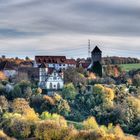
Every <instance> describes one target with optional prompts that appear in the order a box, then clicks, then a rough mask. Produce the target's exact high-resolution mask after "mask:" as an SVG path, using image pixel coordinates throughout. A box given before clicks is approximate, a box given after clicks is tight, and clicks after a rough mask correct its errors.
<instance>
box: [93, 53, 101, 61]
mask: <svg viewBox="0 0 140 140" xmlns="http://www.w3.org/2000/svg"><path fill="white" fill-rule="evenodd" d="M101 60H102V54H101V53H93V54H92V64H93V63H94V62H97V61H99V62H101Z"/></svg>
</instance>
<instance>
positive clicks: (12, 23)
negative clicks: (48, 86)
mask: <svg viewBox="0 0 140 140" xmlns="http://www.w3.org/2000/svg"><path fill="white" fill-rule="evenodd" d="M88 39H90V40H91V51H92V49H93V48H94V47H95V46H96V45H97V46H99V48H100V49H101V50H102V51H103V56H126V57H128V56H130V57H138V58H140V1H139V0H117V1H113V0H0V55H6V56H7V57H16V56H17V57H22V58H24V57H25V56H29V57H31V58H34V56H35V55H65V56H67V57H69V58H71V57H73V58H78V57H88Z"/></svg>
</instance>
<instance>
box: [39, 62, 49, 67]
mask: <svg viewBox="0 0 140 140" xmlns="http://www.w3.org/2000/svg"><path fill="white" fill-rule="evenodd" d="M39 68H48V65H47V64H45V63H42V64H41V65H40V66H39Z"/></svg>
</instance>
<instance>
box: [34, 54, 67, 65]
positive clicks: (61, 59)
mask: <svg viewBox="0 0 140 140" xmlns="http://www.w3.org/2000/svg"><path fill="white" fill-rule="evenodd" d="M35 61H36V62H37V63H54V64H61V63H65V61H66V57H65V56H35Z"/></svg>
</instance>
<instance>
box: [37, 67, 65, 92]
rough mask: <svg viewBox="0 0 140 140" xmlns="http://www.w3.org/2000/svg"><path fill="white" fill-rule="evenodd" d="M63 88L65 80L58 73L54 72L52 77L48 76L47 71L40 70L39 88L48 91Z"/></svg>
mask: <svg viewBox="0 0 140 140" xmlns="http://www.w3.org/2000/svg"><path fill="white" fill-rule="evenodd" d="M63 86H64V81H63V78H62V77H61V76H60V75H59V74H58V73H57V72H53V73H52V74H51V75H48V74H47V70H46V69H44V68H41V69H40V81H39V87H41V88H42V89H47V90H57V89H62V88H63Z"/></svg>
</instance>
